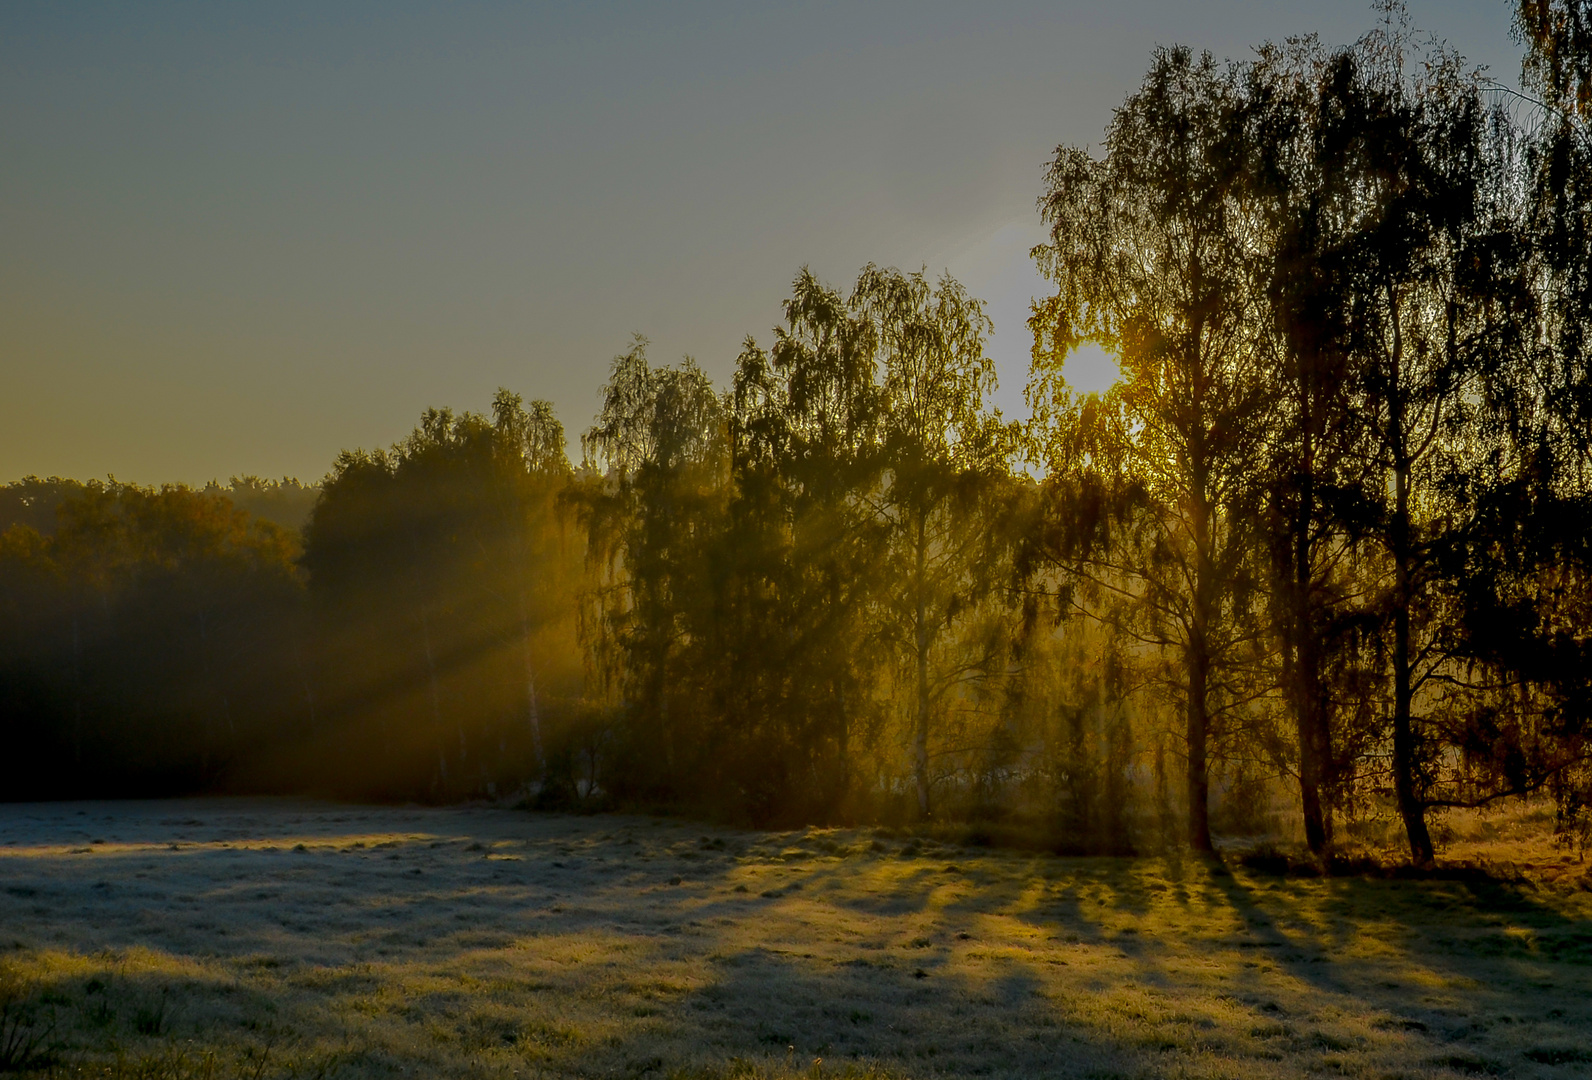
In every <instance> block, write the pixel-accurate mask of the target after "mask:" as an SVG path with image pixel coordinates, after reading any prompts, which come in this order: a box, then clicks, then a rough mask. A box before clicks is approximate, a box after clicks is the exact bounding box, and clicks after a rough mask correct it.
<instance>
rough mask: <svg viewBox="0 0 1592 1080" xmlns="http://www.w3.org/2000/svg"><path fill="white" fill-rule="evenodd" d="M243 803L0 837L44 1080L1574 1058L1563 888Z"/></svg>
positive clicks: (1411, 1070) (1069, 1071)
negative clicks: (74, 851) (167, 825)
mask: <svg viewBox="0 0 1592 1080" xmlns="http://www.w3.org/2000/svg"><path fill="white" fill-rule="evenodd" d="M233 805H236V804H205V803H197V804H193V809H192V811H190V812H188V813H185V814H184V815H183V818H182V820H183V821H184V825H183V826H182V830H181V831H182V834H183V836H184V837H185V838H186V841H187V842H189V843H191V844H192V847H185V848H184V849H182V850H179V851H177V852H171V851H170V850H169V849H168V848H167V847H166V846H165V845H166V836H165V835H161V829H160V827H159V826H158V823H154V822H151V821H150V820H148V819H146V818H141V817H140V810H139V808H138V807H118V808H116V814H115V816H116V817H117V818H118V819H119V820H120V821H123V822H125V824H126V828H125V829H123V830H122V832H121V834H119V835H121V839H122V842H125V843H136V844H141V845H142V847H141V848H140V850H141V852H144V854H141V855H140V856H139V858H138V859H137V860H134V859H131V858H128V859H107V858H103V857H101V856H98V855H95V856H91V857H84V856H80V855H68V854H65V853H64V845H61V844H58V843H51V842H50V841H51V840H52V839H53V838H52V837H51V836H49V835H47V828H46V829H45V832H46V835H34V836H22V835H15V836H7V837H0V839H19V840H28V841H30V842H29V843H28V844H18V845H16V846H14V847H11V848H10V849H9V850H12V851H17V850H19V849H21V850H25V851H28V852H31V854H27V855H22V856H18V857H13V858H9V859H6V860H0V925H3V926H5V927H6V928H7V930H9V931H12V932H13V934H14V937H15V940H16V941H18V942H20V943H21V947H16V946H12V947H10V948H9V949H8V951H7V952H5V953H4V954H3V955H4V964H5V965H6V967H5V970H6V971H7V972H10V973H11V975H12V976H13V981H14V982H15V983H16V985H21V986H25V987H26V988H27V989H26V992H25V994H24V995H23V997H24V998H25V1001H26V1003H27V1007H28V1009H29V1010H30V1013H29V1016H30V1018H31V1021H30V1022H32V1023H33V1024H34V1027H33V1028H32V1029H30V1030H33V1031H38V1030H43V1029H42V1028H41V1027H40V1026H39V1025H41V1024H47V1023H48V1022H50V1021H52V1020H53V1025H54V1026H53V1028H51V1029H50V1030H49V1034H48V1037H47V1039H45V1040H42V1041H41V1042H40V1045H41V1046H44V1045H46V1044H48V1046H49V1050H48V1055H47V1057H41V1058H39V1059H38V1060H36V1061H34V1062H33V1072H34V1073H36V1074H38V1075H41V1076H50V1075H58V1076H63V1077H64V1076H68V1075H79V1073H76V1072H73V1071H72V1070H82V1072H81V1075H93V1076H128V1077H131V1076H144V1077H160V1076H174V1077H176V1076H262V1077H264V1076H272V1077H281V1076H312V1075H326V1076H346V1077H367V1076H368V1077H377V1076H395V1075H399V1074H400V1072H402V1073H403V1074H405V1075H428V1076H430V1075H434V1076H499V1075H504V1076H511V1075H525V1076H538V1075H541V1076H577V1075H615V1076H649V1077H651V1076H656V1077H666V1076H671V1075H678V1076H704V1077H706V1076H731V1075H737V1076H764V1077H770V1078H774V1077H795V1076H817V1075H822V1076H837V1075H848V1074H849V1075H855V1076H881V1077H882V1076H892V1077H903V1078H905V1077H919V1076H928V1075H933V1076H942V1077H943V1076H973V1075H978V1076H986V1075H987V1076H1008V1077H1019V1076H1021V1077H1027V1076H1037V1075H1057V1076H1107V1075H1116V1076H1122V1077H1152V1076H1154V1077H1159V1076H1167V1075H1176V1076H1184V1077H1278V1078H1281V1077H1291V1076H1297V1075H1301V1074H1304V1073H1310V1072H1327V1073H1344V1074H1348V1075H1356V1076H1367V1077H1381V1076H1393V1075H1403V1076H1409V1077H1422V1078H1426V1080H1442V1078H1450V1080H1451V1078H1453V1077H1457V1076H1466V1075H1477V1074H1475V1073H1472V1072H1471V1071H1469V1070H1472V1069H1484V1070H1485V1069H1501V1070H1503V1071H1504V1072H1506V1073H1507V1074H1509V1075H1512V1076H1523V1077H1533V1076H1540V1077H1544V1078H1557V1077H1562V1076H1567V1075H1574V1074H1575V1072H1576V1070H1578V1069H1584V1066H1585V1063H1584V1062H1581V1061H1579V1060H1578V1059H1577V1058H1576V1057H1575V1054H1576V1053H1577V1052H1578V1048H1580V1047H1583V1046H1586V1045H1592V1039H1589V1038H1588V1035H1589V1033H1592V1006H1589V1004H1588V1003H1589V1001H1592V962H1589V956H1588V951H1589V948H1592V918H1589V916H1592V894H1589V893H1587V892H1585V891H1581V890H1578V889H1564V888H1546V887H1533V886H1531V885H1529V884H1515V883H1512V882H1510V881H1507V880H1505V881H1502V882H1500V881H1497V880H1494V879H1490V878H1474V879H1465V880H1432V881H1398V880H1383V879H1379V878H1378V879H1373V878H1322V877H1313V878H1310V877H1300V876H1294V875H1290V874H1286V873H1281V874H1279V873H1268V872H1262V871H1257V870H1255V869H1251V868H1249V867H1245V866H1241V865H1238V866H1234V867H1233V868H1232V869H1230V870H1229V869H1224V868H1222V867H1218V866H1213V865H1212V864H1210V863H1207V862H1204V861H1201V860H1198V859H1190V858H1177V857H1167V858H1161V857H1143V858H1138V859H1126V858H1105V857H1096V858H1077V859H1063V858H1056V857H1052V856H1045V855H1035V854H1027V853H1004V852H998V851H990V850H987V849H984V848H967V847H956V846H954V845H952V844H950V843H948V842H943V841H941V840H938V839H935V838H932V837H930V838H916V839H917V841H918V842H917V843H916V844H915V845H914V844H913V843H912V840H913V839H914V838H901V837H888V836H887V837H884V838H880V837H878V836H877V835H876V834H874V833H873V832H871V831H860V830H832V829H830V830H807V831H805V832H802V833H781V834H758V833H745V832H731V831H724V830H710V831H709V832H708V833H706V834H704V832H703V830H702V827H701V826H690V825H688V824H687V823H673V822H659V823H656V824H653V823H649V822H646V821H644V820H639V819H626V818H559V817H538V816H529V815H523V814H508V813H503V812H497V811H489V810H474V811H459V810H438V811H415V810H404V811H396V810H395V811H384V810H379V809H372V810H359V811H352V810H348V809H340V810H338V811H337V812H335V813H333V812H332V811H329V810H328V811H322V810H318V809H316V808H311V807H303V806H299V807H297V808H296V809H295V811H294V816H295V817H296V818H297V819H299V820H298V822H297V824H296V826H295V827H294V828H293V829H291V830H290V829H285V828H284V829H278V828H277V827H276V821H277V819H276V818H274V817H273V816H272V815H271V813H268V812H264V811H261V812H257V813H253V815H252V816H249V817H247V819H246V820H240V819H239V817H238V815H237V814H236V813H232V817H231V820H230V823H229V828H228V829H227V833H226V838H225V842H224V843H223V842H222V839H223V838H222V836H220V835H218V833H219V831H220V830H212V831H210V832H207V831H206V828H205V826H204V821H205V820H206V815H209V814H211V812H212V808H216V807H220V806H233ZM33 812H34V814H35V816H36V815H37V813H38V811H37V809H36V808H35V810H34V811H33ZM387 816H390V817H392V818H393V819H394V820H393V822H392V823H391V824H388V823H386V822H384V820H383V818H384V817H387ZM335 818H344V819H349V818H352V819H353V820H343V821H336V820H334V819H335ZM195 822H196V823H197V824H195ZM245 825H247V826H248V829H245V828H244V826H245ZM18 828H19V826H17V825H16V824H14V823H11V822H8V821H7V819H6V818H5V816H4V811H3V810H0V833H4V832H6V830H7V829H10V830H12V832H13V833H15V832H16V831H17V830H18ZM28 828H30V829H34V830H38V829H39V825H38V823H37V820H35V821H34V822H33V823H32V824H31V825H29V826H28ZM249 830H252V832H251V834H250V835H248V836H246V837H240V836H239V834H240V833H242V832H246V831H249ZM293 837H303V838H306V840H307V843H306V851H304V852H294V851H293V850H292V847H291V846H288V845H287V844H286V842H285V841H286V839H292V838H293ZM35 841H36V842H35ZM299 842H300V841H299V840H294V844H295V845H296V844H297V843H299ZM311 842H312V843H313V844H314V845H316V848H315V849H314V850H311V849H310V848H309V843H311ZM876 844H877V845H878V848H876V847H875V845H876ZM58 849H59V851H58ZM495 853H512V854H515V855H519V856H520V858H519V859H518V860H513V861H511V860H501V859H491V858H488V857H487V856H488V855H490V854H495ZM390 856H398V857H397V858H390ZM150 859H153V860H154V862H153V863H151V862H149V861H147V860H150ZM116 867H120V868H121V869H120V870H114V869H108V868H116ZM415 869H418V870H420V871H421V873H420V874H418V875H417V874H414V873H413V872H412V871H413V870H415ZM140 875H142V876H140ZM738 890H740V891H738ZM819 1059H822V1060H821V1063H819V1064H815V1062H818V1060H819ZM262 1062H264V1063H265V1066H264V1069H263V1071H260V1070H261V1066H262ZM96 1070H97V1071H96ZM116 1070H120V1071H119V1072H118V1071H116ZM140 1070H142V1071H140ZM317 1070H320V1071H317ZM815 1070H816V1071H815Z"/></svg>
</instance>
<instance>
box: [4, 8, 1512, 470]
mask: <svg viewBox="0 0 1592 1080" xmlns="http://www.w3.org/2000/svg"><path fill="white" fill-rule="evenodd" d="M1411 9H1412V13H1413V14H1414V16H1415V18H1416V20H1417V21H1418V22H1419V23H1420V24H1421V25H1423V26H1430V27H1434V28H1437V29H1439V30H1440V31H1441V32H1442V33H1443V35H1444V36H1445V37H1447V39H1448V40H1449V41H1450V42H1451V43H1452V44H1453V45H1454V46H1455V47H1457V48H1459V49H1460V50H1461V51H1463V52H1465V53H1466V54H1467V55H1468V56H1469V57H1470V58H1471V59H1473V60H1475V61H1477V62H1481V63H1485V64H1488V65H1489V66H1490V67H1491V68H1492V70H1493V72H1494V73H1495V74H1496V75H1497V76H1498V77H1499V78H1500V79H1501V80H1502V81H1505V82H1508V83H1511V84H1512V83H1513V82H1514V81H1515V78H1516V75H1517V67H1518V63H1519V61H1518V56H1517V55H1516V52H1515V50H1514V49H1512V48H1511V43H1510V38H1509V34H1508V25H1509V15H1510V10H1509V6H1508V5H1506V4H1504V3H1500V2H1486V0H1476V2H1472V3H1463V4H1454V3H1448V4H1437V3H1431V2H1425V3H1414V4H1412V5H1411ZM1372 22H1373V15H1372V13H1371V12H1370V11H1369V9H1368V7H1367V6H1366V5H1363V4H1361V3H1357V2H1356V3H1341V4H1327V5H1323V4H1319V3H1314V4H1307V3H1236V2H1234V3H1221V2H1207V3H1171V2H1145V0H1139V2H1119V3H1113V4H1108V5H1101V4H1093V3H1088V4H1085V3H1059V4H1058V3H1052V4H1004V5H993V4H984V5H978V6H977V7H976V8H975V7H973V6H967V5H950V4H872V5H867V6H866V7H862V6H852V5H821V4H809V5H784V6H781V7H778V8H762V7H760V8H757V9H755V10H753V9H750V8H748V7H745V6H742V5H731V4H722V5H716V4H690V5H683V4H677V5H668V6H667V7H662V6H659V7H654V6H647V5H636V6H628V5H615V4H605V5H591V4H586V5H537V6H534V7H528V6H521V5H509V4H469V5H450V6H448V7H447V8H440V7H422V6H419V5H396V4H381V5H374V4H366V5H341V6H339V7H338V8H337V9H336V10H331V9H328V8H326V7H324V6H321V5H287V4H273V5H268V6H260V7H252V8H250V7H239V6H231V5H228V6H225V7H217V6H214V5H208V4H160V5H155V4H144V5H139V6H137V7H136V8H128V7H121V6H113V5H107V6H103V7H95V6H88V5H72V6H62V5H35V4H10V5H7V6H6V7H5V9H4V12H3V13H0V146H3V147H4V152H3V154H0V399H3V400H4V402H5V405H6V423H5V424H4V425H0V477H6V478H11V477H17V476H21V475H24V474H28V473H36V474H40V475H50V474H57V475H64V476H75V477H89V476H103V475H105V474H107V473H114V474H115V475H116V476H118V477H119V478H121V479H124V480H133V481H138V482H143V483H155V482H161V481H179V480H180V481H186V482H190V483H202V482H204V481H206V480H208V479H211V478H212V477H221V478H225V477H226V476H228V475H231V474H242V473H257V474H264V475H284V474H289V475H296V476H301V477H304V478H305V479H315V478H319V477H320V476H321V475H322V474H323V473H324V472H325V471H326V469H327V468H328V466H329V465H330V463H331V460H332V458H333V457H334V455H335V454H336V453H337V451H338V450H340V449H342V448H344V447H352V446H360V445H363V446H379V445H384V444H387V443H389V442H391V441H392V440H394V439H396V438H399V437H401V436H402V435H403V434H404V433H406V432H407V431H408V430H409V429H410V428H411V427H412V425H413V423H414V420H415V417H416V416H417V415H418V413H419V412H420V410H421V409H422V408H424V407H426V406H428V405H452V406H454V407H456V408H477V409H479V408H483V407H484V406H485V405H486V403H487V401H488V399H489V398H490V395H491V393H492V391H493V390H494V389H495V388H496V387H497V386H499V385H506V386H509V387H510V388H512V389H514V390H516V391H519V392H521V393H523V394H525V395H526V396H527V397H532V396H535V397H546V398H549V399H551V400H552V401H553V402H554V404H555V405H556V406H557V408H558V411H559V415H560V417H561V418H562V419H563V421H564V423H565V425H566V427H567V429H568V430H569V431H570V433H571V435H574V434H577V433H578V432H579V431H580V430H582V429H583V428H584V427H585V426H586V425H587V424H588V423H589V422H590V418H591V416H592V415H593V413H594V412H595V411H596V408H597V404H598V402H597V391H598V388H599V386H600V385H601V383H602V380H603V378H604V375H605V373H606V370H607V365H608V363H609V361H610V358H611V357H612V356H613V355H614V354H615V353H617V352H619V351H622V350H623V349H624V348H625V347H626V345H627V343H628V341H629V338H630V334H631V333H632V331H640V332H643V333H645V334H647V335H649V336H650V337H651V338H652V340H653V350H652V354H653V355H654V356H655V357H657V358H658V359H659V360H660V361H661V360H668V359H671V358H674V357H677V356H679V355H680V354H683V353H689V354H692V355H694V356H696V357H697V358H698V360H699V361H700V362H701V363H702V365H703V366H704V368H705V369H706V370H707V372H708V373H709V374H710V375H712V376H713V377H714V378H716V379H718V380H720V381H722V380H723V379H724V378H725V377H726V376H727V375H728V373H729V370H730V366H731V363H732V361H733V359H734V356H735V354H736V352H737V350H738V347H739V343H740V341H741V339H742V338H743V337H744V336H745V335H746V334H757V335H759V336H761V337H764V338H766V336H767V333H768V328H769V327H770V325H771V324H772V323H773V322H774V321H775V320H776V318H777V317H778V313H779V303H780V300H781V298H782V297H784V296H786V295H788V293H789V287H790V282H791V278H792V276H793V274H794V273H795V272H796V270H797V269H798V268H799V267H800V266H802V265H803V264H810V265H811V266H812V268H813V270H814V271H815V272H816V273H817V274H818V275H819V276H820V277H823V278H826V279H829V280H832V281H835V282H837V283H842V284H843V283H845V282H848V281H849V280H851V278H852V277H853V276H854V275H855V273H856V271H857V269H858V268H859V267H860V266H862V265H863V264H864V263H866V262H869V261H874V262H879V263H882V264H895V265H899V266H902V267H905V268H915V267H918V266H920V265H925V264H926V265H927V266H928V267H929V268H930V269H931V271H938V270H939V269H941V268H949V269H950V270H951V272H952V273H954V274H956V275H957V276H958V277H959V278H960V279H961V280H962V281H963V282H964V283H965V284H967V286H968V287H969V289H970V290H971V291H972V292H973V294H974V295H977V296H981V297H983V298H985V299H986V300H988V301H989V303H990V310H991V314H992V315H993V317H994V319H995V323H996V335H995V338H994V341H993V345H992V352H993V354H994V357H995V359H996V360H997V362H998V364H999V368H1000V372H1001V378H1002V382H1001V386H1000V389H999V390H998V392H997V398H996V399H997V401H998V402H999V403H1000V404H1001V406H1002V407H1003V408H1004V409H1005V410H1006V411H1007V413H1008V415H1012V414H1021V413H1022V411H1023V409H1022V387H1023V383H1024V379H1025V371H1026V360H1027V353H1028V348H1029V338H1028V334H1027V331H1026V329H1025V327H1024V326H1023V320H1024V318H1025V317H1026V314H1027V308H1028V302H1029V299H1030V297H1031V296H1033V295H1036V294H1038V293H1041V292H1042V291H1043V286H1042V283H1041V282H1040V281H1039V279H1038V278H1037V277H1036V275H1035V274H1034V272H1033V270H1032V269H1031V267H1030V264H1029V260H1028V255H1027V251H1028V248H1029V247H1030V246H1031V245H1032V244H1033V243H1035V242H1036V241H1037V240H1038V239H1039V238H1040V237H1041V232H1040V227H1039V222H1038V216H1037V214H1036V213H1035V211H1034V200H1035V198H1036V197H1037V195H1038V194H1039V192H1040V188H1041V182H1040V173H1041V169H1042V166H1043V163H1044V161H1045V160H1046V158H1047V157H1048V156H1049V154H1050V153H1051V152H1052V151H1053V149H1054V147H1055V146H1056V144H1058V143H1060V142H1091V141H1095V140H1097V139H1098V136H1099V133H1100V130H1101V127H1102V125H1103V122H1104V118H1105V117H1107V116H1108V115H1109V113H1110V110H1111V108H1112V107H1113V106H1115V105H1116V104H1117V103H1118V102H1120V101H1121V99H1122V97H1123V95H1124V94H1125V93H1126V92H1127V91H1128V90H1129V89H1131V88H1132V87H1133V86H1134V85H1136V84H1137V82H1138V80H1139V79H1140V77H1141V76H1142V74H1143V71H1144V68H1145V64H1146V63H1147V61H1148V58H1149V55H1150V50H1151V48H1152V47H1153V46H1154V45H1155V44H1156V43H1166V42H1173V41H1181V42H1187V43H1189V44H1192V45H1194V46H1196V47H1199V48H1208V49H1210V50H1212V51H1213V52H1215V53H1216V54H1218V55H1232V56H1242V55H1246V54H1247V51H1248V49H1249V48H1250V47H1251V46H1252V45H1253V44H1254V43H1256V42H1258V41H1261V40H1263V39H1266V38H1268V37H1269V38H1280V37H1283V36H1286V35H1288V34H1292V33H1299V32H1304V31H1314V32H1317V33H1319V34H1320V35H1321V36H1322V37H1323V38H1325V39H1326V40H1329V41H1346V40H1352V39H1353V38H1355V37H1357V36H1358V35H1359V34H1360V33H1361V32H1363V31H1364V30H1365V29H1366V28H1368V27H1369V26H1370V25H1371V24H1372ZM1111 370H1112V369H1111V366H1110V363H1109V361H1107V360H1105V358H1104V357H1103V356H1100V355H1099V354H1095V355H1093V356H1091V357H1085V358H1082V359H1080V360H1079V362H1078V364H1077V366H1076V370H1075V372H1074V381H1075V382H1076V383H1078V384H1079V385H1081V386H1083V387H1085V388H1093V387H1096V386H1103V385H1104V384H1105V383H1106V382H1107V381H1109V378H1110V375H1111Z"/></svg>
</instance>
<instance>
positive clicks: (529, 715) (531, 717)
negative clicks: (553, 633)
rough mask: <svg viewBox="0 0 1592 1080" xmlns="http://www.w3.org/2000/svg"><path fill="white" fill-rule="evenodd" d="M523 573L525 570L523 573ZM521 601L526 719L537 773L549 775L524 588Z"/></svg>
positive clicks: (521, 643)
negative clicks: (534, 752)
mask: <svg viewBox="0 0 1592 1080" xmlns="http://www.w3.org/2000/svg"><path fill="white" fill-rule="evenodd" d="M522 559H523V556H522ZM521 572H522V573H523V569H522V571H521ZM519 601H520V654H521V657H522V658H523V660H524V662H525V717H526V720H528V721H529V722H530V726H531V744H532V746H534V747H535V749H536V771H537V773H538V774H540V775H541V776H543V777H545V776H546V775H547V754H546V753H545V752H544V750H543V748H542V712H541V709H540V708H539V707H538V704H537V700H536V664H535V658H534V657H533V656H532V654H531V619H530V615H529V613H528V612H529V608H528V607H527V605H526V603H525V591H524V589H523V587H522V588H521V590H520V594H519Z"/></svg>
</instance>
